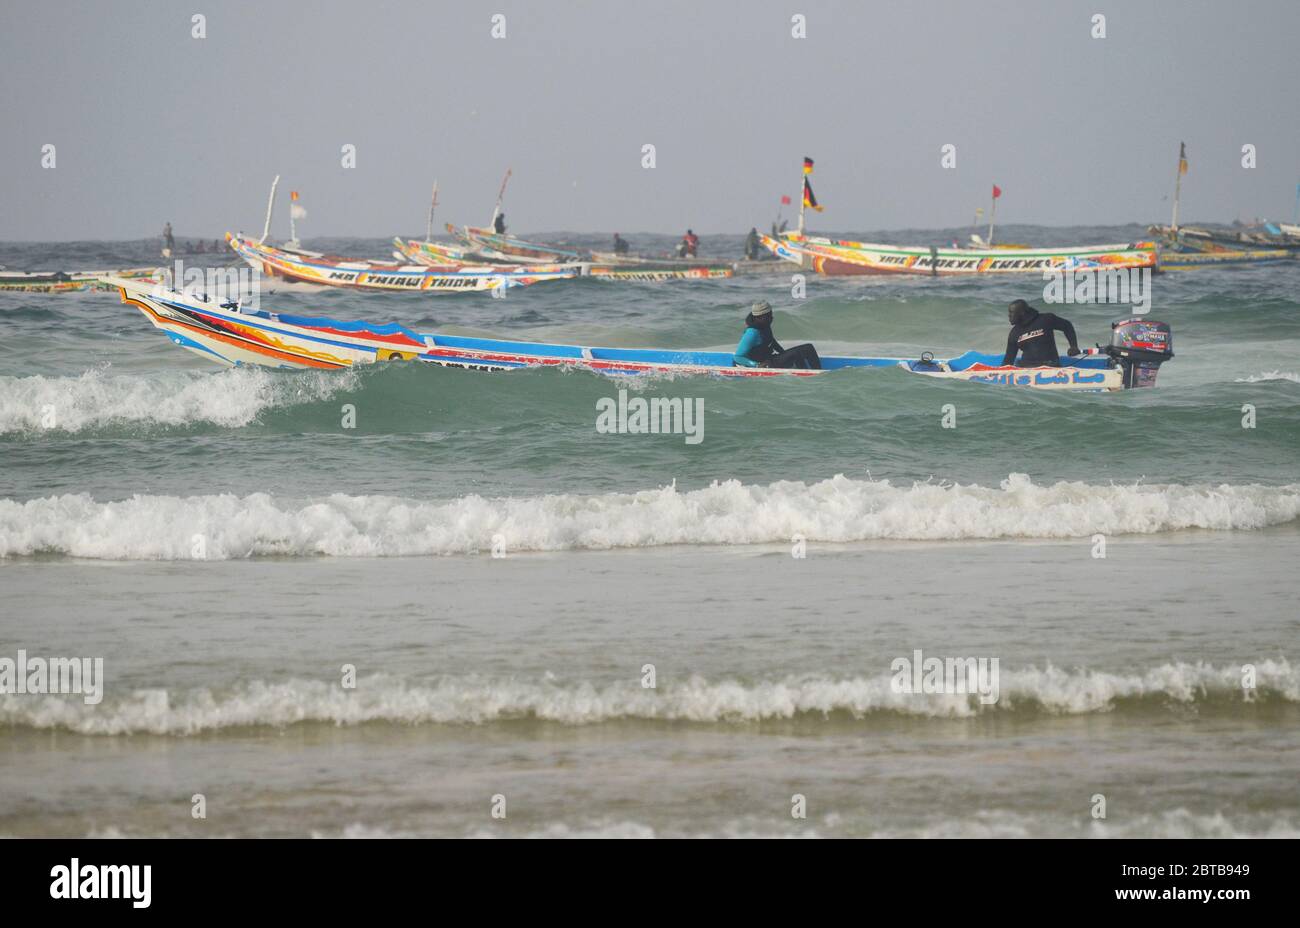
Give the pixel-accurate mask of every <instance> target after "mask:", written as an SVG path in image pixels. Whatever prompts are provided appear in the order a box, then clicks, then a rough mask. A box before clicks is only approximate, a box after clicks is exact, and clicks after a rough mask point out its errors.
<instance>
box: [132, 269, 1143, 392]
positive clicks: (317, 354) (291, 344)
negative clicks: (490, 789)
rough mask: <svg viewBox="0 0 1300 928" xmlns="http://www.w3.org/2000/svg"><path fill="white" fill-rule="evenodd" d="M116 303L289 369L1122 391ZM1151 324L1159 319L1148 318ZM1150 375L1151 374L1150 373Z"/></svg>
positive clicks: (198, 302)
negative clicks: (391, 368) (405, 368)
mask: <svg viewBox="0 0 1300 928" xmlns="http://www.w3.org/2000/svg"><path fill="white" fill-rule="evenodd" d="M112 283H113V284H114V285H116V286H117V287H118V288H119V290H120V293H121V297H122V302H124V303H126V304H128V305H130V306H134V307H135V308H136V309H138V310H140V312H141V313H143V314H144V316H145V317H146V318H147V319H148V320H149V321H150V322H151V323H153V325H154V326H155V327H156V328H158V329H161V330H162V331H163V332H164V333H165V334H166V335H167V337H168V338H169V339H170V340H171V341H172V342H174V343H175V344H177V345H179V346H181V347H182V348H186V349H188V350H190V351H192V352H194V353H196V354H198V355H199V356H201V357H203V358H205V359H207V360H209V361H214V362H216V363H218V364H223V365H231V366H234V365H243V364H253V365H258V366H262V367H273V368H289V369H307V368H321V369H341V368H348V367H354V366H358V365H365V364H373V363H376V362H380V361H412V360H419V361H426V362H429V363H432V364H437V365H440V366H443V367H459V368H467V369H472V370H487V371H507V370H514V369H519V368H528V367H560V368H581V369H586V370H591V371H595V372H599V373H603V374H618V375H630V374H654V373H671V374H684V375H692V374H710V375H717V376H723V377H746V378H752V377H812V376H816V375H819V374H824V373H827V372H830V371H836V370H845V369H848V368H880V367H892V368H902V369H903V370H907V371H911V372H913V373H917V374H922V375H925V376H928V377H934V378H939V379H956V380H971V381H976V382H983V383H992V384H999V385H1002V386H1007V387H1027V388H1033V389H1048V390H1075V391H1088V392H1109V391H1114V390H1120V389H1123V388H1124V386H1125V383H1124V377H1125V373H1124V372H1123V371H1122V370H1121V368H1120V367H1119V366H1118V362H1117V361H1116V359H1115V358H1112V357H1109V356H1101V355H1089V356H1083V357H1078V358H1072V359H1070V361H1069V362H1068V363H1067V364H1066V366H1064V367H1059V368H1055V367H1042V368H1014V367H1003V366H1001V356H999V355H989V354H980V353H978V352H973V351H970V352H966V353H965V354H963V355H960V356H958V357H956V358H952V359H950V360H948V361H934V360H931V359H928V358H926V359H924V360H921V361H911V360H908V359H905V358H877V357H841V356H823V357H822V359H821V361H822V369H821V370H788V369H782V368H770V367H738V366H736V365H735V364H734V362H733V359H732V355H731V353H730V352H726V351H680V350H672V349H660V348H591V347H583V346H579V345H556V344H547V343H543V342H526V341H517V340H507V339H494V338H474V337H467V336H456V335H442V334H431V333H420V332H416V331H414V330H412V329H409V328H407V327H406V326H403V325H400V324H397V323H389V324H387V325H377V324H374V323H370V322H344V321H339V320H336V319H328V318H321V317H314V316H296V315H289V314H287V313H275V312H269V311H267V310H256V311H253V310H244V309H241V307H240V306H239V305H238V303H236V302H233V301H229V302H220V301H219V300H218V299H217V298H207V297H201V296H198V295H195V294H192V293H185V292H179V291H175V290H168V289H165V288H163V287H162V286H160V285H154V286H152V287H150V286H147V285H142V284H140V283H139V282H135V281H128V280H115V281H112ZM1156 325H1159V324H1158V323H1157V324H1156ZM1151 382H1154V376H1153V377H1152V378H1151Z"/></svg>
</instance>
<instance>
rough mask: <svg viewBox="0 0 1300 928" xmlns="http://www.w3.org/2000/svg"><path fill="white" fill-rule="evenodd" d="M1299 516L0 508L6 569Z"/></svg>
mask: <svg viewBox="0 0 1300 928" xmlns="http://www.w3.org/2000/svg"><path fill="white" fill-rule="evenodd" d="M1298 517H1300V485H1298V484H1290V485H1287V486H1262V485H1243V486H1232V485H1227V484H1222V485H1218V486H1213V485H1208V484H1205V485H1193V486H1180V485H1172V484H1169V485H1150V486H1135V485H1102V486H1099V485H1093V484H1086V483H1078V482H1058V483H1054V484H1050V485H1043V486H1039V485H1036V484H1034V483H1033V482H1032V481H1031V480H1030V479H1029V478H1028V477H1026V476H1024V475H1023V474H1012V475H1011V476H1010V477H1009V478H1008V479H1006V480H1004V481H1003V482H1002V485H1001V487H999V488H997V489H994V488H988V487H981V486H963V485H951V484H938V483H923V484H915V485H913V486H910V487H901V486H893V485H892V484H891V483H890V482H889V481H888V480H856V479H850V478H848V477H844V476H842V475H840V476H836V477H833V478H831V479H829V480H823V481H820V482H818V483H813V484H805V483H801V482H790V481H782V482H779V483H773V484H770V485H768V486H756V485H755V486H747V485H744V484H741V483H739V482H737V481H734V480H729V481H725V482H722V483H714V484H713V485H711V486H708V487H704V488H701V489H698V490H691V491H685V492H684V491H679V490H677V488H676V487H675V486H667V487H663V488H660V489H657V490H646V491H642V492H638V493H606V494H602V495H592V496H586V495H575V494H555V495H550V496H537V497H515V498H501V499H487V498H484V497H480V496H475V495H471V496H465V497H461V498H459V499H455V500H450V501H420V500H410V499H401V498H397V497H389V496H347V495H343V494H334V495H332V496H329V497H326V498H323V499H319V500H315V501H291V500H278V499H275V498H273V497H271V496H269V495H266V494H264V493H254V494H251V495H249V496H243V497H241V496H234V495H230V494H221V495H210V496H189V497H183V498H182V497H175V496H135V497H132V498H131V499H126V500H120V501H115V502H97V501H95V500H94V499H92V498H91V497H90V496H88V495H86V494H75V495H73V494H67V495H63V496H55V497H44V498H40V499H34V500H27V501H25V502H21V503H20V502H16V501H14V500H0V557H13V556H21V555H31V554H38V553H54V554H66V555H71V556H74V557H87V558H108V559H117V560H183V559H187V558H190V557H193V553H192V551H193V545H194V541H193V539H194V536H195V535H196V534H201V535H203V536H204V543H205V547H206V552H205V555H206V557H207V558H208V559H226V558H244V557H253V556H258V555H281V556H286V555H299V556H312V555H328V556H334V557H385V556H418V555H446V554H470V553H475V552H481V551H486V550H490V549H491V548H492V545H493V539H494V537H496V536H498V535H499V536H501V538H502V539H504V542H505V545H506V549H507V550H509V551H514V552H521V551H561V550H575V549H595V550H599V549H610V548H646V547H656V546H660V545H687V544H696V545H718V544H725V545H737V544H785V543H788V542H789V540H790V538H791V537H792V536H794V535H803V536H804V537H805V538H806V539H807V540H809V541H821V542H830V543H841V542H854V541H867V540H872V539H898V540H916V541H936V540H949V539H952V540H957V539H998V538H1079V537H1087V536H1090V535H1092V534H1094V533H1097V532H1101V533H1104V534H1107V535H1117V534H1127V533H1136V534H1153V533H1159V532H1170V531H1178V530H1183V529H1194V528H1195V529H1217V530H1234V529H1235V530H1243V529H1260V528H1264V527H1266V526H1270V525H1279V524H1282V523H1286V522H1292V521H1295V520H1296V519H1297V518H1298Z"/></svg>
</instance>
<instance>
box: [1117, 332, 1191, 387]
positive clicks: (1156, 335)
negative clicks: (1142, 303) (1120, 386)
mask: <svg viewBox="0 0 1300 928" xmlns="http://www.w3.org/2000/svg"><path fill="white" fill-rule="evenodd" d="M1110 328H1111V333H1110V345H1108V346H1107V347H1106V353H1107V354H1108V355H1110V356H1111V358H1113V359H1114V360H1115V363H1116V364H1118V365H1119V367H1120V369H1121V370H1123V371H1124V388H1125V389H1132V388H1134V387H1154V386H1155V385H1156V374H1157V373H1158V372H1159V370H1160V365H1161V364H1163V363H1164V362H1165V361H1168V360H1169V359H1170V358H1172V357H1173V356H1174V336H1173V332H1171V331H1170V329H1169V325H1168V323H1164V322H1156V321H1155V320H1154V319H1124V320H1122V321H1120V322H1112V323H1111V324H1110Z"/></svg>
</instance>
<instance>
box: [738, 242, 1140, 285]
mask: <svg viewBox="0 0 1300 928" xmlns="http://www.w3.org/2000/svg"><path fill="white" fill-rule="evenodd" d="M759 240H760V241H761V242H762V243H763V245H764V247H766V248H767V249H768V250H769V251H771V252H772V253H773V254H775V255H776V256H777V257H779V258H783V259H785V260H787V261H790V262H792V263H796V264H798V265H799V266H800V267H802V268H804V269H806V270H811V271H816V272H817V273H819V274H826V275H829V276H834V277H842V276H859V275H863V276H869V275H891V274H914V275H925V276H939V277H952V276H979V275H986V274H1041V273H1042V272H1043V271H1046V270H1077V269H1086V268H1108V269H1109V268H1115V269H1123V268H1144V267H1146V268H1152V269H1154V268H1155V267H1156V263H1157V254H1156V247H1155V243H1154V242H1136V243H1131V244H1118V245H1091V246H1085V247H1077V248H983V249H975V248H928V247H921V246H901V245H875V244H870V243H867V242H855V241H851V240H848V239H830V238H821V237H816V236H802V237H800V236H798V235H789V236H786V237H785V238H783V239H781V240H777V239H774V238H772V236H769V235H760V236H759Z"/></svg>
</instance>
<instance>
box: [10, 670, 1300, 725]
mask: <svg viewBox="0 0 1300 928" xmlns="http://www.w3.org/2000/svg"><path fill="white" fill-rule="evenodd" d="M1256 668H1257V670H1256V672H1257V687H1256V689H1255V690H1254V691H1252V694H1251V696H1250V699H1251V700H1255V701H1263V700H1269V701H1281V702H1285V703H1300V668H1293V667H1292V666H1291V665H1290V663H1289V662H1288V661H1287V660H1285V659H1279V660H1276V661H1274V660H1266V661H1262V662H1259V663H1258V664H1257V665H1256ZM890 679H891V676H890V674H888V673H881V674H879V675H875V676H870V677H849V678H842V679H837V678H831V677H825V676H810V677H806V676H786V677H782V678H780V679H775V680H769V681H762V680H760V681H741V680H734V679H721V680H716V681H709V680H706V679H703V678H701V677H692V678H690V679H689V680H686V681H683V682H681V683H676V684H673V683H668V684H665V685H663V686H661V687H659V688H658V689H656V690H647V689H644V688H642V687H641V686H640V685H639V683H626V682H617V683H601V684H596V683H592V682H590V681H577V682H572V683H565V682H561V681H556V680H553V679H538V680H527V679H519V678H514V677H511V678H489V677H479V676H467V677H440V678H437V679H434V680H431V681H410V680H406V679H404V678H399V677H390V676H382V675H377V676H373V677H367V678H362V679H361V680H359V681H358V685H357V687H356V689H355V690H344V689H342V688H341V687H339V686H338V685H337V684H336V683H332V682H331V683H325V682H321V681H317V680H304V679H291V680H287V681H285V682H283V683H265V682H260V681H258V682H253V683H249V684H246V685H242V686H238V687H234V688H231V689H229V690H225V691H219V692H213V691H211V690H207V689H193V690H185V691H181V692H177V693H172V692H169V691H167V690H161V689H151V690H134V691H132V692H130V693H129V694H125V695H121V696H117V695H115V694H114V693H113V692H112V690H111V688H109V689H108V690H107V691H106V695H105V699H104V701H103V702H102V703H101V704H100V705H99V706H87V705H85V704H84V703H83V702H82V701H81V700H73V699H63V698H59V697H53V696H22V697H16V696H8V697H5V698H3V699H0V727H25V728H38V729H61V730H66V731H73V732H78V733H81V734H87V735H125V734H135V733H148V734H155V735H181V736H183V735H193V734H198V733H200V732H206V731H213V730H221V729H233V728H245V727H255V726H270V727H285V726H289V725H293V724H297V723H302V722H316V723H325V724H334V725H360V724H365V723H368V722H387V723H396V724H404V725H480V724H488V723H493V722H501V721H511V720H519V719H525V720H529V719H531V720H537V721H547V722H555V723H558V724H565V725H596V724H600V723H604V722H615V721H620V720H645V721H669V722H688V723H721V724H744V723H752V722H759V721H769V720H779V719H793V718H796V717H805V718H813V717H817V716H821V717H829V716H831V715H835V716H839V717H842V718H843V719H845V720H848V719H864V718H866V717H868V716H870V715H873V714H877V713H888V714H894V715H906V716H912V717H919V718H941V719H942V718H947V719H961V718H973V717H975V716H979V715H986V714H989V713H995V712H997V713H1022V714H1024V713H1028V714H1035V713H1037V714H1043V713H1046V714H1052V715H1081V714H1092V713H1103V712H1112V711H1115V710H1116V709H1117V708H1118V707H1119V705H1120V703H1121V701H1125V700H1128V701H1132V700H1140V701H1141V702H1142V704H1143V705H1144V706H1147V707H1152V706H1163V705H1180V706H1187V705H1198V704H1205V703H1210V702H1213V703H1215V704H1216V705H1223V706H1225V707H1232V706H1236V707H1237V709H1240V708H1241V707H1242V704H1243V703H1245V702H1247V697H1246V695H1245V694H1244V693H1243V690H1242V688H1241V668H1240V666H1223V667H1215V666H1212V665H1209V664H1204V663H1196V664H1188V663H1181V662H1180V663H1170V664H1162V665H1159V666H1156V667H1151V668H1148V669H1146V670H1142V671H1136V672H1133V673H1110V672H1102V671H1093V670H1087V669H1076V670H1062V669H1059V668H1055V667H1051V666H1048V667H1046V668H1045V669H1040V668H1036V667H1028V668H1023V669H1019V670H1003V671H1002V673H1001V698H1000V700H999V701H998V703H996V704H994V705H983V704H981V703H980V701H979V699H978V698H977V697H967V696H957V695H943V694H916V695H912V694H907V693H897V692H894V690H893V688H892V687H891V686H890ZM1234 711H1236V709H1234Z"/></svg>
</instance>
